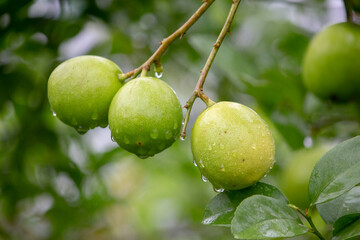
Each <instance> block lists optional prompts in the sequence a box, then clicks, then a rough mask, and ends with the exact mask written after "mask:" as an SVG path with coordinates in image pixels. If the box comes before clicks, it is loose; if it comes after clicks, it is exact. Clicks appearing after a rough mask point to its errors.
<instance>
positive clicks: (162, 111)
mask: <svg viewBox="0 0 360 240" xmlns="http://www.w3.org/2000/svg"><path fill="white" fill-rule="evenodd" d="M182 117H183V115H182V108H181V105H180V102H179V99H178V98H177V96H176V94H175V92H174V91H173V90H172V88H171V87H170V86H169V85H168V84H166V83H165V82H164V81H162V80H160V79H157V78H153V77H139V78H136V79H134V80H131V81H129V82H128V83H126V84H125V85H124V86H123V87H122V88H120V90H119V91H118V92H117V93H116V95H115V96H114V98H113V100H112V102H111V105H110V110H109V127H110V130H111V135H112V138H113V140H115V141H116V142H117V143H118V144H119V145H120V147H122V148H123V149H125V150H127V151H129V152H131V153H134V154H136V155H137V156H139V157H140V158H147V157H150V156H153V155H155V154H156V153H159V152H161V151H163V150H164V149H166V148H168V147H169V146H170V145H171V144H173V143H174V142H175V140H177V139H178V137H179V135H180V128H181V124H182Z"/></svg>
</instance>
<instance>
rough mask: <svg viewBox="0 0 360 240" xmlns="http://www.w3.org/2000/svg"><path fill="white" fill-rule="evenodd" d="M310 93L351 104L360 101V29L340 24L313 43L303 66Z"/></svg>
mask: <svg viewBox="0 0 360 240" xmlns="http://www.w3.org/2000/svg"><path fill="white" fill-rule="evenodd" d="M303 80H304V84H305V86H306V87H307V89H308V90H309V91H311V92H313V93H314V94H315V95H317V96H318V97H320V98H323V99H332V100H335V101H340V102H344V101H349V100H352V99H355V98H359V97H360V26H358V25H356V24H354V23H348V22H346V23H338V24H335V25H332V26H330V27H327V28H325V29H324V30H322V31H320V32H319V33H318V34H317V35H316V36H315V37H314V39H313V40H312V41H311V43H310V45H309V47H308V49H307V52H306V54H305V58H304V63H303Z"/></svg>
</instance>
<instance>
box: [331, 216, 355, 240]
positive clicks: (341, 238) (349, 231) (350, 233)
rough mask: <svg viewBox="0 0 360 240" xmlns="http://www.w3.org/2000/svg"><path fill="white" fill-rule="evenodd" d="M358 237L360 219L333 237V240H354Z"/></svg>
mask: <svg viewBox="0 0 360 240" xmlns="http://www.w3.org/2000/svg"><path fill="white" fill-rule="evenodd" d="M359 237H360V219H358V220H357V221H355V222H353V223H351V224H350V225H349V226H347V227H346V228H344V229H343V230H341V231H340V232H339V233H337V234H336V235H334V237H333V240H356V239H359Z"/></svg>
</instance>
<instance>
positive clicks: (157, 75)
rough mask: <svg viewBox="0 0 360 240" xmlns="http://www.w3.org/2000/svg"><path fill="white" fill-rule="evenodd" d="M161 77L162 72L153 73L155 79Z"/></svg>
mask: <svg viewBox="0 0 360 240" xmlns="http://www.w3.org/2000/svg"><path fill="white" fill-rule="evenodd" d="M162 75H163V72H155V77H157V78H161V77H162Z"/></svg>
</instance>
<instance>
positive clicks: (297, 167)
mask: <svg viewBox="0 0 360 240" xmlns="http://www.w3.org/2000/svg"><path fill="white" fill-rule="evenodd" d="M327 150H329V148H327V147H325V146H318V147H313V148H310V149H302V150H299V151H297V152H295V153H294V155H293V157H292V158H291V162H290V163H289V164H288V166H287V167H286V168H285V169H284V171H283V174H282V176H281V189H282V191H283V192H284V194H285V195H286V197H287V198H288V199H289V201H290V202H291V203H293V204H295V205H296V206H298V207H300V208H303V209H305V208H308V207H309V205H310V200H309V194H308V186H309V179H310V176H311V172H312V170H313V169H314V167H315V165H316V163H317V161H318V160H319V159H320V158H321V157H322V156H323V155H324V154H325V153H326V152H327Z"/></svg>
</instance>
